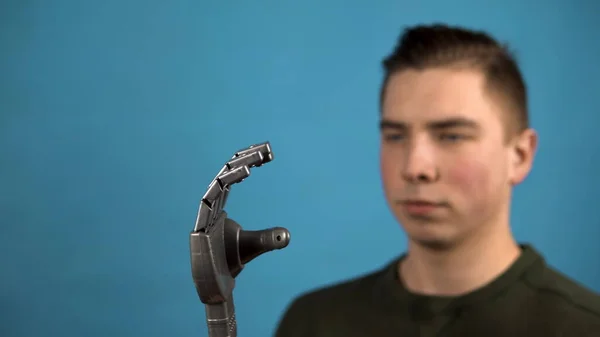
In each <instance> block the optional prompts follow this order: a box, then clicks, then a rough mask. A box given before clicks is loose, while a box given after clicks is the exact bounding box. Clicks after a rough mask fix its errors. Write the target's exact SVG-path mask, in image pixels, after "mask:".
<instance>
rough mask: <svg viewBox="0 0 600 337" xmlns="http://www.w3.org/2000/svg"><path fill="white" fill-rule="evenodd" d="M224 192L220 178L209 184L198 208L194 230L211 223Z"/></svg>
mask: <svg viewBox="0 0 600 337" xmlns="http://www.w3.org/2000/svg"><path fill="white" fill-rule="evenodd" d="M222 193H223V186H222V183H221V182H220V181H219V179H218V178H217V179H214V180H213V181H212V182H211V183H210V185H208V189H207V190H206V193H204V196H202V200H201V201H200V208H199V209H198V216H197V218H196V225H195V226H194V231H199V230H200V229H201V228H206V226H208V225H209V224H210V223H211V221H212V220H213V218H214V216H215V214H216V212H215V207H214V206H215V204H217V203H218V202H219V200H220V198H221V195H222Z"/></svg>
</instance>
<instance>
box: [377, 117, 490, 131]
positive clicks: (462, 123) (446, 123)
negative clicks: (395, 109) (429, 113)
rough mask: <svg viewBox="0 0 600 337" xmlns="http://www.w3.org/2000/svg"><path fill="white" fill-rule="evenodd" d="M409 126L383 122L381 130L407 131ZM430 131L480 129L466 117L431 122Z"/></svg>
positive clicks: (395, 122)
mask: <svg viewBox="0 0 600 337" xmlns="http://www.w3.org/2000/svg"><path fill="white" fill-rule="evenodd" d="M408 128H409V126H408V125H407V124H406V123H404V122H397V121H391V120H385V119H384V120H382V121H381V122H380V123H379V129H380V130H386V129H392V130H396V131H405V130H407V129H408ZM427 128H428V129H433V130H440V129H451V128H470V129H478V128H479V124H478V123H477V122H475V121H474V120H472V119H468V118H465V117H450V118H446V119H441V120H437V121H431V122H428V123H427Z"/></svg>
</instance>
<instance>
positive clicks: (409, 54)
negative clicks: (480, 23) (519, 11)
mask: <svg viewBox="0 0 600 337" xmlns="http://www.w3.org/2000/svg"><path fill="white" fill-rule="evenodd" d="M382 63H383V68H384V72H385V77H384V80H383V84H382V87H381V93H380V106H383V99H384V97H385V89H386V86H387V83H388V81H389V79H390V77H391V76H392V75H394V74H396V73H398V72H400V71H402V70H407V69H414V70H424V69H427V68H433V67H446V66H459V67H460V66H464V67H469V68H473V69H477V70H480V71H482V72H483V74H484V75H485V77H486V87H487V89H488V90H490V92H491V93H493V94H497V95H498V94H499V95H500V97H501V98H502V99H503V100H502V101H503V102H506V103H508V105H507V107H508V109H507V110H509V111H510V114H511V115H510V116H507V117H508V118H507V121H508V122H509V125H510V127H509V128H508V129H509V130H510V131H511V132H517V133H520V132H521V131H523V130H525V129H527V128H528V127H529V113H528V108H527V88H526V86H525V81H524V80H523V76H522V75H521V71H520V70H519V66H518V65H517V62H516V61H515V58H514V56H513V55H512V53H511V52H510V51H509V49H508V46H506V45H500V43H498V41H496V40H495V39H494V38H493V37H491V36H490V35H489V34H487V33H485V32H483V31H475V30H471V29H467V28H463V27H457V26H449V25H445V24H431V25H417V26H413V27H409V28H406V29H405V30H404V31H403V33H402V35H401V36H400V38H399V41H398V43H397V45H396V47H395V49H394V50H393V52H392V53H391V54H390V55H389V56H387V57H386V58H385V59H384V60H383V62H382Z"/></svg>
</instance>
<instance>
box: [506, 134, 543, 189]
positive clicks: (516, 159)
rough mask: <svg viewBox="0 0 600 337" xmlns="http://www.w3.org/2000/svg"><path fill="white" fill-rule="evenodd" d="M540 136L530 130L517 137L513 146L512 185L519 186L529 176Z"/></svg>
mask: <svg viewBox="0 0 600 337" xmlns="http://www.w3.org/2000/svg"><path fill="white" fill-rule="evenodd" d="M537 146H538V135H537V132H535V130H533V129H531V128H529V129H527V130H525V131H523V132H521V134H519V135H518V136H516V137H515V138H514V140H513V142H512V144H511V157H512V158H511V174H510V183H511V184H512V185H518V184H520V183H521V182H523V180H525V178H526V177H527V175H528V174H529V172H530V171H531V168H532V166H533V159H534V157H535V153H536V151H537Z"/></svg>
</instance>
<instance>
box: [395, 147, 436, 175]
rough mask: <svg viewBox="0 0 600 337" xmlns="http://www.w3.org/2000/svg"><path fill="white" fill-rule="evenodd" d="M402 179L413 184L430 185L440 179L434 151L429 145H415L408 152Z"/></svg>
mask: <svg viewBox="0 0 600 337" xmlns="http://www.w3.org/2000/svg"><path fill="white" fill-rule="evenodd" d="M405 155H406V157H405V160H404V166H403V167H402V177H403V178H404V179H405V180H406V181H408V182H411V183H430V182H434V181H436V180H437V179H438V178H439V177H438V176H439V170H438V168H437V165H436V162H435V156H434V153H433V149H431V148H430V147H429V146H428V145H427V144H424V143H420V144H414V145H413V146H411V147H409V149H408V151H407V152H406V154H405Z"/></svg>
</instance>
